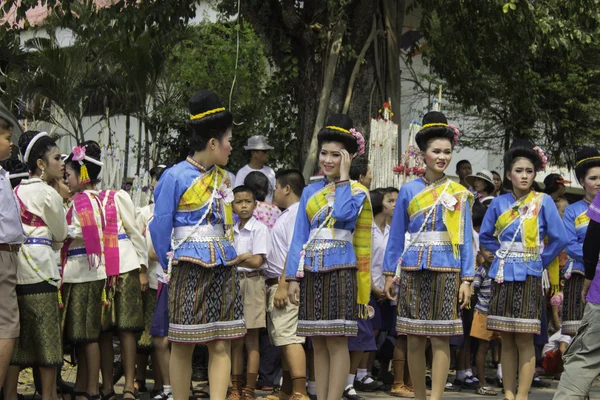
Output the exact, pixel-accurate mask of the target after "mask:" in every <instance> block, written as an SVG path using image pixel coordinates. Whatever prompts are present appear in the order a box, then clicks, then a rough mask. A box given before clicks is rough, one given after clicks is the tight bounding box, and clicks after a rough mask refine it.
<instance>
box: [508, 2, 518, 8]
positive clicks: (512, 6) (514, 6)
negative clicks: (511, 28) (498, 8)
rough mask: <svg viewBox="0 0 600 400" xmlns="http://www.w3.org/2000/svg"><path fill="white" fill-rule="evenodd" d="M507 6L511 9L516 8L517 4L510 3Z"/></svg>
mask: <svg viewBox="0 0 600 400" xmlns="http://www.w3.org/2000/svg"><path fill="white" fill-rule="evenodd" d="M509 6H510V9H511V10H516V9H517V5H516V4H515V3H510V4H509Z"/></svg>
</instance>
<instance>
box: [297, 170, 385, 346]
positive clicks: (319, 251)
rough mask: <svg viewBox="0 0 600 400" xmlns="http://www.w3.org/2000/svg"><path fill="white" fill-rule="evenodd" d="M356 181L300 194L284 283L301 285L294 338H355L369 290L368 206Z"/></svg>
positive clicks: (321, 184)
mask: <svg viewBox="0 0 600 400" xmlns="http://www.w3.org/2000/svg"><path fill="white" fill-rule="evenodd" d="M368 194H369V192H368V190H367V188H365V187H364V186H362V185H361V184H360V183H358V182H355V181H342V182H336V183H329V182H327V181H325V180H324V181H321V182H316V183H313V184H311V185H309V186H307V187H306V188H304V191H303V192H302V197H301V199H300V205H299V206H298V207H299V208H298V214H297V216H296V224H295V228H294V236H293V238H292V243H291V245H290V251H289V254H288V259H287V263H286V275H287V277H286V279H287V280H300V310H299V315H298V336H356V335H357V332H358V325H357V318H359V317H362V318H366V316H367V308H366V305H367V304H368V302H369V296H370V291H371V273H370V267H371V266H370V265H371V224H372V220H373V217H372V211H371V202H370V200H369V196H368Z"/></svg>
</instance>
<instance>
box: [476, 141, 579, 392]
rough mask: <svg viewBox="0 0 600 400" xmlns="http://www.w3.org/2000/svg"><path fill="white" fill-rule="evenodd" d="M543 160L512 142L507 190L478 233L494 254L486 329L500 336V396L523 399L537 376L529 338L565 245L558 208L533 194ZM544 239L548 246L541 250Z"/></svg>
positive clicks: (547, 198)
mask: <svg viewBox="0 0 600 400" xmlns="http://www.w3.org/2000/svg"><path fill="white" fill-rule="evenodd" d="M545 163H546V157H545V156H544V154H543V152H542V150H541V149H540V148H539V147H535V148H533V147H532V146H531V144H530V143H529V142H527V141H524V140H519V141H515V143H513V145H512V147H511V149H510V150H509V151H508V152H506V154H505V155H504V169H505V176H506V180H507V181H508V182H507V184H505V187H507V188H511V191H510V192H509V193H507V194H504V195H502V196H499V197H496V198H495V199H494V200H492V203H491V204H490V207H489V208H488V211H487V212H486V215H485V218H484V219H483V224H482V226H481V230H480V232H479V243H480V244H481V246H483V247H485V248H486V249H488V250H490V251H492V252H495V253H496V258H495V259H494V261H493V263H492V265H491V267H490V270H489V276H490V277H491V278H493V279H494V283H493V286H492V300H491V303H490V311H489V312H490V313H489V316H488V323H487V328H488V329H490V330H495V331H499V332H500V334H501V336H502V365H503V371H504V392H505V397H506V398H507V399H510V400H513V399H515V391H516V386H517V379H516V378H517V371H519V391H518V393H517V394H516V398H517V399H526V398H527V394H528V392H529V388H530V386H531V381H532V379H533V374H534V372H535V351H534V344H533V336H534V335H535V334H539V333H540V325H541V322H540V318H541V313H542V307H544V305H543V292H542V273H543V271H544V268H546V267H548V265H549V264H550V263H551V262H552V260H554V259H555V258H556V257H557V256H558V254H559V253H560V252H561V251H562V249H563V248H564V247H565V246H566V244H567V239H566V232H565V228H564V225H563V223H562V220H561V219H560V215H559V214H558V210H557V209H556V205H555V204H554V201H553V200H552V198H551V197H550V196H548V195H546V194H544V193H537V192H535V191H534V190H532V188H531V187H532V185H533V183H534V180H535V176H536V173H537V172H539V171H541V170H543V169H544V167H545ZM546 236H547V243H546V244H545V246H544V245H542V243H543V242H544V238H545V237H546Z"/></svg>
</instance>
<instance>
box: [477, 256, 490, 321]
mask: <svg viewBox="0 0 600 400" xmlns="http://www.w3.org/2000/svg"><path fill="white" fill-rule="evenodd" d="M473 287H474V288H475V289H477V290H478V291H477V305H476V306H475V311H477V312H479V313H481V314H484V315H487V314H488V311H489V309H490V300H491V299H492V278H490V277H489V276H488V270H487V269H486V268H485V267H484V266H483V265H482V266H480V267H479V268H477V272H476V273H475V279H474V281H473Z"/></svg>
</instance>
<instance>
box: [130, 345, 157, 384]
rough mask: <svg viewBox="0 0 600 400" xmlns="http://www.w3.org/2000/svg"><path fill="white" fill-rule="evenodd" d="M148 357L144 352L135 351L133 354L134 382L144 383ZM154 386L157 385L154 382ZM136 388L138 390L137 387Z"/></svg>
mask: <svg viewBox="0 0 600 400" xmlns="http://www.w3.org/2000/svg"><path fill="white" fill-rule="evenodd" d="M149 358H150V357H149V355H148V354H146V353H137V354H136V355H135V380H136V382H142V385H145V384H146V370H147V369H148V359H149ZM154 386H155V387H158V385H156V382H155V383H154ZM136 387H137V384H136ZM137 389H138V390H139V387H138V388H137Z"/></svg>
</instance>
